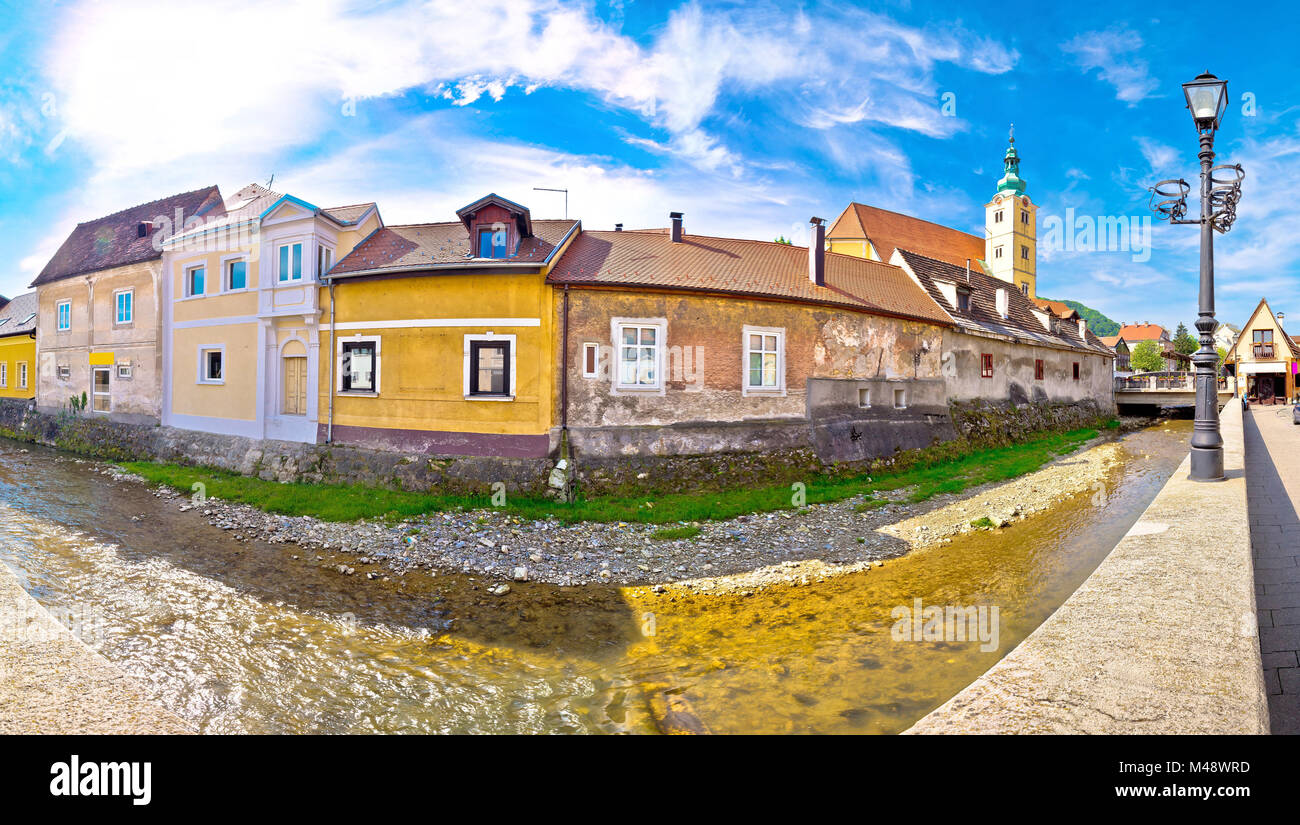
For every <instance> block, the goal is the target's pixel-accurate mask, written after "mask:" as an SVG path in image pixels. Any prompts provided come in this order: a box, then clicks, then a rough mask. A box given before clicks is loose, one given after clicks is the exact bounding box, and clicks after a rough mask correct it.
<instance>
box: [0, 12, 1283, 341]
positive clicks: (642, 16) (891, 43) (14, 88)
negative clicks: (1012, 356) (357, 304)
mask: <svg viewBox="0 0 1300 825" xmlns="http://www.w3.org/2000/svg"><path fill="white" fill-rule="evenodd" d="M163 8H164V7H162V6H156V5H153V4H145V3H135V2H131V0H121V1H120V2H113V3H108V2H85V3H66V4H64V3H57V4H52V3H39V2H38V3H12V4H11V3H8V2H6V3H4V4H3V8H2V9H0V12H3V18H4V19H5V21H6V22H5V24H4V25H5V28H4V30H3V31H2V32H0V71H3V73H4V76H5V78H6V82H5V84H4V85H3V86H2V87H0V222H2V223H3V226H4V228H5V230H6V231H4V232H2V233H0V260H3V261H5V262H6V263H5V265H4V267H3V269H0V292H3V293H4V294H7V295H13V294H16V293H18V292H21V291H23V290H24V289H25V288H26V285H27V284H28V283H30V281H31V279H32V278H33V277H34V276H35V275H36V273H37V272H39V271H40V268H41V267H42V266H43V265H44V263H45V261H46V260H48V258H49V256H50V255H51V254H52V252H53V251H54V249H56V248H57V246H58V244H59V243H60V242H61V241H62V239H63V238H64V237H65V236H66V234H67V232H68V231H69V230H70V229H71V228H72V226H73V225H74V224H75V223H76V222H77V221H80V220H88V219H91V218H94V217H97V216H99V215H102V214H107V213H109V212H113V211H117V210H118V209H122V208H125V207H127V206H131V205H133V204H136V203H140V202H144V201H149V200H153V199H154V198H157V197H162V196H165V195H168V194H171V193H174V192H178V191H184V190H189V189H194V188H198V187H200V186H204V185H209V184H214V183H215V184H219V185H220V186H221V187H222V190H223V192H226V193H231V192H233V191H235V190H236V189H238V188H239V187H240V186H242V185H243V184H245V183H247V182H250V181H257V182H265V181H266V180H267V179H268V178H269V177H270V175H271V174H274V175H275V188H276V189H277V190H279V191H285V192H291V193H293V194H295V195H297V196H299V197H302V198H304V199H306V200H308V201H311V202H313V203H316V204H318V205H322V206H331V205H341V204H346V203H355V202H359V201H369V200H374V201H377V202H378V203H379V205H380V210H381V213H382V214H383V216H384V219H385V220H386V221H387V222H388V223H390V224H392V223H405V222H419V221H432V220H448V219H450V217H451V214H452V212H453V210H454V209H456V208H457V207H459V206H462V205H464V204H465V203H468V202H470V201H472V200H474V199H476V198H477V197H478V196H480V195H482V194H484V193H486V192H488V191H496V192H498V193H500V194H502V195H505V196H506V197H509V198H512V199H514V200H518V201H520V202H523V203H525V204H527V205H529V206H530V207H531V208H532V211H533V214H534V215H535V216H537V217H550V216H559V215H560V214H561V213H562V211H563V201H562V198H561V196H559V195H555V194H551V193H546V192H536V191H533V188H534V187H567V188H568V189H569V190H570V195H569V212H570V214H571V215H572V216H574V217H580V218H582V220H583V222H584V225H585V226H587V227H589V228H608V227H610V226H611V225H612V224H614V223H615V222H621V223H624V224H626V225H627V226H628V227H639V226H663V225H665V224H666V222H667V213H668V212H670V211H683V212H685V213H686V227H687V232H688V233H691V232H694V233H699V234H714V235H734V236H742V237H754V238H764V239H771V238H774V237H776V236H777V235H785V236H787V237H789V236H794V237H795V239H796V240H798V239H799V237H800V233H801V232H802V227H803V226H804V225H805V224H806V221H807V219H808V218H809V217H810V216H812V215H818V216H821V217H825V218H828V219H833V218H834V217H835V216H836V215H838V214H839V212H840V211H841V210H842V209H843V208H844V206H845V205H847V203H848V202H849V201H850V200H854V199H856V200H859V201H862V202H864V203H869V204H872V205H876V206H881V207H884V208H889V209H896V210H899V211H902V212H906V213H908V214H912V215H916V216H918V217H923V218H926V219H928V220H933V221H936V222H939V223H943V224H947V225H950V226H954V227H957V228H960V229H965V230H968V231H972V232H975V233H977V234H979V233H980V232H981V228H982V222H983V211H982V206H983V204H984V203H985V202H986V201H987V200H988V198H989V196H990V195H991V194H992V192H993V187H994V183H995V182H996V180H997V178H998V177H999V175H1000V174H1001V156H1002V152H1003V150H1004V149H1005V145H1006V132H1007V126H1008V124H1009V123H1011V122H1014V123H1015V124H1016V137H1017V146H1018V148H1019V149H1020V151H1021V153H1022V157H1023V159H1024V162H1023V167H1022V174H1023V176H1024V177H1025V178H1026V179H1027V180H1028V182H1029V189H1028V194H1029V195H1030V196H1031V197H1032V198H1033V199H1034V200H1035V202H1036V203H1038V204H1039V207H1040V211H1039V221H1040V227H1041V226H1042V225H1043V222H1044V220H1045V219H1046V218H1048V217H1049V216H1053V215H1055V216H1058V217H1060V216H1064V215H1065V214H1067V210H1073V212H1072V213H1070V214H1073V215H1075V216H1078V217H1092V218H1095V217H1099V216H1100V217H1120V218H1128V217H1133V218H1138V217H1141V216H1143V215H1146V214H1149V213H1148V210H1147V206H1146V193H1145V187H1146V186H1147V185H1149V184H1151V183H1152V182H1154V181H1156V180H1158V179H1161V178H1168V177H1180V176H1181V177H1190V176H1191V175H1192V174H1193V173H1194V172H1195V171H1196V168H1195V163H1196V159H1195V148H1196V145H1195V134H1194V131H1193V128H1192V126H1191V123H1190V119H1189V117H1188V115H1187V112H1186V111H1185V109H1184V106H1183V102H1182V92H1181V89H1180V88H1179V84H1180V83H1181V82H1183V81H1185V80H1188V79H1190V78H1191V77H1193V76H1195V75H1196V74H1198V73H1200V72H1201V71H1204V70H1205V69H1207V68H1208V69H1210V70H1211V71H1214V72H1215V73H1217V74H1218V75H1219V76H1221V77H1225V78H1227V79H1228V80H1229V91H1230V92H1231V93H1232V96H1233V102H1232V105H1231V106H1230V107H1229V110H1228V114H1227V116H1226V117H1225V122H1224V125H1223V128H1222V130H1221V132H1220V138H1219V143H1218V148H1219V150H1220V159H1221V161H1231V162H1240V163H1242V164H1244V165H1245V166H1246V170H1247V178H1246V183H1245V186H1244V197H1243V200H1242V205H1241V208H1240V210H1239V219H1238V222H1237V224H1236V226H1235V227H1234V229H1233V231H1232V232H1231V233H1229V234H1228V235H1226V236H1218V237H1217V238H1216V241H1217V253H1218V274H1219V302H1218V307H1219V316H1220V319H1221V320H1228V321H1233V322H1236V323H1242V322H1244V321H1245V319H1246V316H1247V315H1248V314H1249V312H1250V311H1251V310H1252V309H1253V308H1254V306H1255V304H1256V303H1257V302H1258V300H1259V298H1260V297H1261V296H1267V297H1268V298H1269V300H1270V303H1271V304H1272V305H1273V307H1274V308H1275V309H1278V310H1281V311H1288V310H1289V311H1290V312H1292V313H1300V301H1297V300H1295V298H1296V297H1297V287H1300V277H1298V275H1300V267H1298V266H1297V262H1296V254H1295V252H1294V244H1293V241H1292V233H1293V231H1294V230H1295V228H1296V227H1297V226H1300V206H1298V205H1297V194H1296V193H1297V192H1300V129H1297V126H1298V125H1300V99H1297V94H1298V93H1297V92H1296V84H1295V83H1294V82H1293V76H1294V75H1293V72H1292V71H1289V70H1290V69H1291V66H1290V65H1289V64H1291V63H1293V59H1291V58H1289V55H1291V54H1292V53H1293V46H1294V42H1293V41H1294V35H1295V33H1296V29H1297V26H1296V25H1295V24H1294V23H1291V22H1288V20H1289V19H1290V12H1289V9H1288V6H1287V5H1286V4H1281V3H1278V4H1275V5H1270V4H1267V3H1251V4H1245V3H1243V4H1237V6H1235V7H1234V8H1232V10H1231V11H1232V13H1233V14H1236V15H1240V16H1239V17H1237V18H1234V19H1233V20H1232V21H1231V22H1228V21H1225V20H1224V19H1223V17H1222V5H1221V4H1213V3H1203V4H1198V3H1178V4H1164V3H1154V4H1145V5H1143V6H1141V7H1140V10H1139V7H1138V6H1136V5H1134V4H1130V3H1113V4H1107V3H1097V4H1087V6H1086V7H1083V6H1080V5H1078V4H1036V5H1034V6H1032V7H1025V6H1023V5H1021V6H1014V7H1013V6H1008V5H1007V4H979V5H976V4H971V3H969V2H960V3H907V2H893V3H890V2H886V3H872V4H859V5H854V4H849V3H835V4H832V3H826V4H823V3H802V4H801V3H788V2H786V3H762V2H758V3H720V2H714V3H684V4H683V3H654V2H632V1H631V0H621V2H619V1H618V0H616V1H615V2H609V1H608V0H603V1H602V2H592V3H561V2H555V1H554V0H514V2H506V3H496V2H492V0H485V2H479V3H472V4H467V3H458V2H450V1H449V0H438V2H433V3H424V4H407V3H401V2H383V3H370V4H358V3H338V2H329V0H315V2H300V3H298V2H282V3H275V4H268V3H257V2H242V0H240V1H239V2H236V1H235V0H228V1H226V2H222V1H221V0H216V1H214V2H202V3H187V2H173V3H169V4H167V5H166V6H165V9H166V10H165V12H164V11H162V9H163ZM1245 93H1250V97H1246V96H1245ZM945 103H949V104H950V105H949V106H948V107H947V109H946V110H945V106H944V104H945ZM1040 234H1041V229H1040ZM1151 240H1152V245H1151V246H1152V248H1151V250H1150V254H1149V256H1144V255H1135V254H1133V253H1131V252H1104V251H1082V250H1075V251H1066V250H1063V249H1051V248H1047V247H1044V248H1043V249H1041V250H1040V255H1039V292H1040V294H1042V295H1045V296H1048V297H1053V298H1075V299H1078V300H1082V301H1084V302H1086V303H1088V304H1090V305H1092V306H1095V307H1097V308H1098V309H1101V310H1102V311H1104V312H1106V313H1107V314H1108V315H1110V316H1111V317H1112V318H1115V319H1117V320H1123V321H1141V320H1151V321H1155V322H1159V323H1163V324H1165V325H1166V326H1169V327H1170V328H1171V329H1172V328H1173V327H1174V326H1175V325H1176V324H1177V323H1178V322H1179V321H1185V322H1187V323H1189V324H1190V322H1191V321H1193V320H1194V318H1195V311H1196V286H1195V285H1196V266H1197V257H1196V243H1197V233H1196V231H1195V230H1194V228H1192V227H1168V226H1163V225H1159V224H1157V225H1155V226H1154V227H1153V230H1152V236H1151Z"/></svg>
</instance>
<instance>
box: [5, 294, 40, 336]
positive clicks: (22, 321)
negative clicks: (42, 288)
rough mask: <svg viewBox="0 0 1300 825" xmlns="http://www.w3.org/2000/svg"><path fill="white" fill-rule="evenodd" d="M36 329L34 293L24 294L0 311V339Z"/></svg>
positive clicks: (9, 302) (6, 304)
mask: <svg viewBox="0 0 1300 825" xmlns="http://www.w3.org/2000/svg"><path fill="white" fill-rule="evenodd" d="M34 329H36V293H35V292H34V291H33V292H26V293H23V294H22V295H19V296H18V297H17V298H14V299H13V300H12V301H8V302H7V303H5V305H4V308H3V309H0V338H3V337H7V336H10V335H20V334H26V333H29V332H31V331H32V330H34Z"/></svg>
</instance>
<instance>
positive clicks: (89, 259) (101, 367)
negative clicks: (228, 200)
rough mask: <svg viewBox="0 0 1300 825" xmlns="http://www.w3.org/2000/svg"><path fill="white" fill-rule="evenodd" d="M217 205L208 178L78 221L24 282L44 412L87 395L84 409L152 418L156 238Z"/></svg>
mask: <svg viewBox="0 0 1300 825" xmlns="http://www.w3.org/2000/svg"><path fill="white" fill-rule="evenodd" d="M214 213H215V214H217V215H220V214H222V204H221V193H220V192H219V191H218V190H217V187H215V186H208V187H205V188H203V189H196V190H194V191H192V192H184V193H182V194H179V195H172V196H171V197H167V198H161V199H159V200H156V201H151V202H150V203H145V204H141V205H139V206H133V207H131V208H130V209H124V210H122V211H121V212H116V213H114V214H112V215H107V216H105V217H102V218H97V219H95V220H93V221H86V222H84V223H80V224H78V225H77V226H76V228H75V229H73V230H72V232H71V233H70V234H69V235H68V237H67V239H66V240H65V241H64V242H63V245H62V246H60V247H59V250H58V251H57V252H56V253H55V255H54V257H53V258H51V259H50V261H49V263H47V264H46V265H45V268H44V269H42V270H41V273H40V275H38V276H37V278H36V280H35V281H33V282H32V286H33V287H35V288H36V295H37V302H38V309H37V321H38V332H37V337H38V340H39V341H40V352H39V358H40V364H39V368H38V370H37V375H36V376H34V378H33V380H34V381H35V384H34V386H35V387H36V403H37V405H38V407H39V408H40V409H42V410H46V411H54V410H59V409H63V408H65V407H66V406H67V405H68V402H69V400H70V399H72V398H78V399H80V398H81V397H82V396H84V397H85V398H86V401H87V405H86V406H87V410H88V412H90V413H92V414H97V415H103V416H107V417H108V418H111V419H114V420H118V421H127V422H134V423H152V424H157V423H158V421H159V415H160V405H161V399H162V374H163V370H162V357H163V354H162V347H161V346H160V340H161V339H160V336H161V331H162V320H161V315H160V313H159V311H158V294H159V289H160V287H161V285H162V284H161V278H162V264H161V262H162V257H163V253H162V247H161V243H162V239H163V238H164V237H165V236H166V235H168V234H170V233H171V232H172V230H171V227H172V226H174V225H178V224H179V225H184V224H185V223H186V222H198V221H202V220H204V219H205V218H207V217H209V216H210V215H212V214H214Z"/></svg>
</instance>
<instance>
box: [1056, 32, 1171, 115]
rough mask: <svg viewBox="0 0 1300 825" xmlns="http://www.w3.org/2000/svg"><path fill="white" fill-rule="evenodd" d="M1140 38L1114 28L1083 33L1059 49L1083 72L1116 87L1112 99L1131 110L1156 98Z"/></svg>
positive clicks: (1134, 33) (1135, 33) (1154, 85)
mask: <svg viewBox="0 0 1300 825" xmlns="http://www.w3.org/2000/svg"><path fill="white" fill-rule="evenodd" d="M1144 45H1145V44H1144V43H1143V42H1142V36H1141V35H1139V34H1138V33H1137V32H1135V31H1133V30H1132V29H1128V28H1125V27H1123V26H1115V27H1112V28H1109V29H1106V30H1105V31H1091V32H1085V33H1084V34H1080V35H1078V36H1076V37H1075V38H1074V39H1072V40H1070V41H1069V42H1067V43H1064V44H1062V45H1061V49H1062V50H1063V51H1064V52H1066V53H1067V54H1071V55H1073V56H1074V60H1075V62H1076V63H1077V64H1078V65H1079V67H1080V68H1081V69H1083V70H1084V71H1085V72H1091V71H1093V70H1096V72H1097V75H1098V76H1099V77H1100V78H1101V79H1102V80H1103V81H1104V82H1106V83H1109V84H1110V85H1112V86H1114V87H1115V97H1116V98H1118V99H1119V100H1122V101H1124V102H1125V103H1127V104H1128V105H1130V106H1135V105H1137V104H1138V103H1139V102H1140V101H1142V100H1144V99H1146V98H1148V97H1151V96H1153V95H1154V94H1155V90H1156V85H1157V81H1156V79H1155V78H1154V77H1152V76H1151V68H1150V66H1149V65H1148V63H1147V61H1146V59H1145V58H1143V57H1142V56H1141V53H1142V49H1143V47H1144Z"/></svg>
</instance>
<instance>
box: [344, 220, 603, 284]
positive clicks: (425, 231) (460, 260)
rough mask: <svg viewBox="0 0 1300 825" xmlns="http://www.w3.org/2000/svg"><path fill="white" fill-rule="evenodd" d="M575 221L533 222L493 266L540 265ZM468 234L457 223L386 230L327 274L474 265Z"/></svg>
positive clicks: (363, 243) (575, 224) (368, 240)
mask: <svg viewBox="0 0 1300 825" xmlns="http://www.w3.org/2000/svg"><path fill="white" fill-rule="evenodd" d="M577 224H578V222H577V221H563V220H561V221H533V233H534V234H533V236H532V237H529V238H524V239H523V241H522V242H520V244H519V254H517V255H516V256H515V257H513V258H506V259H500V260H494V262H496V263H512V264H532V265H536V264H540V263H542V262H544V261H545V260H546V259H547V257H549V256H550V254H551V253H552V252H553V251H554V250H555V247H556V246H558V245H559V243H560V241H562V240H564V236H565V235H567V234H568V233H569V231H570V230H572V229H573V228H574V227H575V226H577ZM469 253H470V245H469V232H468V231H466V229H465V225H464V224H462V223H461V222H460V221H452V222H448V223H423V224H413V225H410V226H388V227H385V228H383V229H380V230H378V231H376V232H374V233H373V234H371V235H370V236H369V237H368V238H366V239H365V240H364V241H362V242H361V243H360V244H358V245H357V247H356V249H354V250H352V251H351V252H350V253H348V254H347V255H346V256H345V257H344V258H343V259H342V260H340V261H339V262H338V263H337V264H335V265H334V268H333V269H331V270H330V275H331V276H333V275H354V274H357V273H363V272H371V271H376V270H382V271H385V272H387V271H392V270H399V271H400V270H419V269H421V268H427V267H429V266H434V265H442V266H443V267H445V266H447V265H449V264H465V265H470V264H478V263H482V262H483V261H485V260H492V259H484V258H471V257H469Z"/></svg>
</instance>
